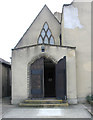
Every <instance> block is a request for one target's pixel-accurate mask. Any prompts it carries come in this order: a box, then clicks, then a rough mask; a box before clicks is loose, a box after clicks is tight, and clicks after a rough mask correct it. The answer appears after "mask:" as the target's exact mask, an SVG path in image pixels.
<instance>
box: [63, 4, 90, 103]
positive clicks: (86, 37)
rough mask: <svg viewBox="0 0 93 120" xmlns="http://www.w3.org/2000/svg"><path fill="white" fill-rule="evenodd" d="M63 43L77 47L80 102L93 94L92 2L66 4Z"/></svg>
mask: <svg viewBox="0 0 93 120" xmlns="http://www.w3.org/2000/svg"><path fill="white" fill-rule="evenodd" d="M62 19H63V21H62V37H63V41H62V42H63V45H69V46H75V47H76V76H77V77H76V79H77V95H78V100H79V102H80V101H81V102H83V101H84V100H85V97H86V96H87V95H89V94H91V2H73V4H72V5H69V6H64V9H63V18H62Z"/></svg>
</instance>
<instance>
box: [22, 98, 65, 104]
mask: <svg viewBox="0 0 93 120" xmlns="http://www.w3.org/2000/svg"><path fill="white" fill-rule="evenodd" d="M24 103H31V104H61V103H63V100H49V99H48V100H31V99H30V100H29V99H28V100H24Z"/></svg>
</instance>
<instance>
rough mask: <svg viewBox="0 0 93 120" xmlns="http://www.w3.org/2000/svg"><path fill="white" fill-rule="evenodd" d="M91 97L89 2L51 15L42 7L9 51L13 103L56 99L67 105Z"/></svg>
mask: <svg viewBox="0 0 93 120" xmlns="http://www.w3.org/2000/svg"><path fill="white" fill-rule="evenodd" d="M90 94H91V3H88V2H87V3H86V2H78V0H76V1H74V2H73V3H71V4H69V5H64V6H63V10H62V13H58V12H55V13H54V14H53V13H52V12H51V11H50V9H49V8H48V7H47V6H46V5H45V6H44V7H43V8H42V10H41V11H40V13H39V14H38V15H37V17H36V19H35V20H34V21H33V23H32V24H31V25H30V27H29V28H28V29H27V31H26V32H25V34H24V35H23V37H22V38H21V39H20V41H19V42H18V43H17V45H16V46H15V48H14V49H12V104H18V103H20V102H21V101H23V100H25V99H28V98H29V99H37V100H38V99H42V100H43V99H49V98H56V99H59V100H60V99H61V100H68V103H69V104H77V103H78V102H82V103H83V102H85V100H86V96H87V95H90Z"/></svg>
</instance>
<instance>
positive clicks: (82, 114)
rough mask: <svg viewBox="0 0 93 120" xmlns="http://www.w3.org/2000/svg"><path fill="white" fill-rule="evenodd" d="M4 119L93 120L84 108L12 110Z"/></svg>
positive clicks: (4, 115) (7, 112)
mask: <svg viewBox="0 0 93 120" xmlns="http://www.w3.org/2000/svg"><path fill="white" fill-rule="evenodd" d="M2 117H3V118H91V115H90V114H89V112H88V111H87V110H86V109H84V108H82V109H81V108H73V107H72V108H42V109H41V108H39V109H35V108H12V109H10V110H9V109H8V111H6V113H4V114H3V116H2Z"/></svg>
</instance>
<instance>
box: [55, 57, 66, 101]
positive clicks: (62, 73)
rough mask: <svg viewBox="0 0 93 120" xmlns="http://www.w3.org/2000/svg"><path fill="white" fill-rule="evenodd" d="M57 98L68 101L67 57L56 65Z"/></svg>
mask: <svg viewBox="0 0 93 120" xmlns="http://www.w3.org/2000/svg"><path fill="white" fill-rule="evenodd" d="M56 97H57V99H63V100H64V99H66V57H64V58H63V59H61V60H60V61H59V62H58V63H57V65H56Z"/></svg>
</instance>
